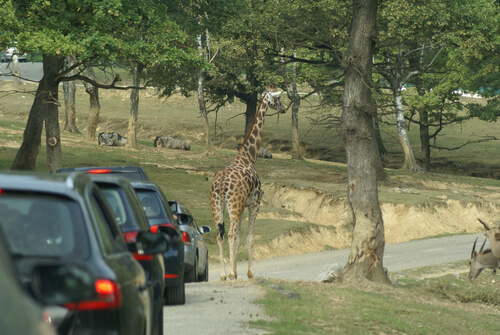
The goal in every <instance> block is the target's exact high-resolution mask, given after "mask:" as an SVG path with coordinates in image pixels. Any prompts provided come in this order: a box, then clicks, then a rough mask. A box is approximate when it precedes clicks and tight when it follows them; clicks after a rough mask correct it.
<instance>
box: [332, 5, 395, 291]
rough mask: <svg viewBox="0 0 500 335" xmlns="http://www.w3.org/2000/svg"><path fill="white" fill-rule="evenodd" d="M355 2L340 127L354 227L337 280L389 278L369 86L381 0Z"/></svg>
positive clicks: (345, 65) (345, 59) (385, 279)
mask: <svg viewBox="0 0 500 335" xmlns="http://www.w3.org/2000/svg"><path fill="white" fill-rule="evenodd" d="M353 6H354V16H353V21H352V26H351V31H350V33H349V46H348V48H347V51H346V53H345V55H344V61H343V63H344V64H343V66H344V69H345V78H346V79H345V80H346V81H345V89H344V95H343V112H342V118H341V121H342V124H341V127H342V128H341V129H342V135H343V138H344V142H345V146H346V153H347V178H348V181H347V183H348V185H347V186H348V187H347V199H348V202H349V205H350V208H351V210H352V219H353V225H354V229H353V236H352V244H351V251H350V254H349V258H348V260H347V264H346V266H345V267H344V269H343V271H342V273H341V275H340V277H339V280H341V281H343V282H352V281H357V280H363V279H368V280H371V281H376V282H382V283H389V282H390V281H389V278H388V276H387V273H386V272H385V270H384V267H383V262H382V260H383V256H384V246H385V238H384V222H383V220H382V212H381V210H380V204H379V201H378V185H377V173H375V171H376V170H377V166H378V164H380V160H379V157H378V150H377V146H376V144H375V129H374V126H373V125H374V123H373V119H374V115H375V107H374V105H373V104H372V102H371V85H370V83H371V73H372V63H371V60H372V53H373V43H374V37H375V31H376V17H377V0H353Z"/></svg>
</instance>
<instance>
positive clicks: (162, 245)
mask: <svg viewBox="0 0 500 335" xmlns="http://www.w3.org/2000/svg"><path fill="white" fill-rule="evenodd" d="M170 244H171V242H170V237H169V236H168V235H167V234H155V233H152V232H150V231H141V232H139V233H138V234H137V240H136V242H135V246H136V248H137V253H138V254H140V255H150V254H162V253H164V252H165V251H167V250H168V248H169V246H170Z"/></svg>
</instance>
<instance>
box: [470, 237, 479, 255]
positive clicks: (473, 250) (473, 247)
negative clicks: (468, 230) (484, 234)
mask: <svg viewBox="0 0 500 335" xmlns="http://www.w3.org/2000/svg"><path fill="white" fill-rule="evenodd" d="M477 239H478V238H477V237H476V240H475V241H474V245H473V246H472V252H471V254H470V258H473V257H474V252H475V251H476V242H477Z"/></svg>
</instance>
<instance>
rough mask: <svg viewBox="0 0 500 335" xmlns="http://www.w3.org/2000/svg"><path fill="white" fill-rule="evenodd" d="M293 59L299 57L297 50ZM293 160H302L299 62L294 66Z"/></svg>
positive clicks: (294, 50)
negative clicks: (298, 88) (298, 84)
mask: <svg viewBox="0 0 500 335" xmlns="http://www.w3.org/2000/svg"><path fill="white" fill-rule="evenodd" d="M293 57H294V58H296V57H297V50H296V49H293ZM292 78H293V79H292V99H291V100H292V159H296V160H300V159H302V155H301V154H300V141H299V109H300V95H299V92H297V62H293V65H292Z"/></svg>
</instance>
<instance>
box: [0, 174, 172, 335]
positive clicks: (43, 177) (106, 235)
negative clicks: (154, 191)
mask: <svg viewBox="0 0 500 335" xmlns="http://www.w3.org/2000/svg"><path fill="white" fill-rule="evenodd" d="M0 218H2V219H1V221H0V224H1V226H2V229H3V230H4V232H5V234H6V236H7V244H8V246H9V250H10V253H11V257H12V258H13V260H14V264H15V266H16V269H17V272H18V274H19V277H20V279H21V282H22V283H23V285H24V287H25V288H26V290H28V291H30V287H29V284H28V283H29V282H30V281H29V278H30V275H31V274H32V272H33V270H34V269H36V267H37V266H39V265H40V264H45V265H50V264H59V263H60V262H71V263H72V264H74V265H76V266H82V267H85V268H86V269H88V271H89V272H90V273H91V274H92V278H93V284H92V285H93V293H94V295H95V298H89V299H87V300H85V301H75V303H70V304H64V305H62V306H61V307H63V309H64V310H65V312H66V313H64V314H63V315H61V317H60V319H56V320H53V321H54V324H55V326H56V327H57V330H58V333H59V334H67V333H72V334H80V333H84V334H88V333H91V334H110V333H113V334H130V335H132V334H134V335H135V334H144V333H146V334H150V332H151V328H152V324H151V315H152V312H151V302H150V296H149V293H148V291H147V288H148V282H147V280H146V274H145V272H144V270H143V268H142V267H141V265H140V264H139V262H138V261H137V260H135V259H134V258H133V256H132V254H131V252H130V250H135V251H137V252H138V253H142V254H144V255H148V254H157V253H163V252H164V251H165V250H166V249H167V248H168V243H167V241H166V239H165V238H163V237H161V236H159V235H158V234H153V233H151V232H140V233H139V234H138V235H137V237H136V243H135V244H133V245H129V247H130V249H129V248H128V247H127V244H126V242H125V238H124V237H123V235H122V233H121V230H120V227H119V226H118V223H117V222H116V220H115V218H114V214H113V212H112V210H111V208H110V206H109V204H108V202H107V201H106V199H105V197H104V195H103V194H102V192H101V190H100V188H99V187H98V186H97V185H96V184H95V183H94V182H92V180H91V179H90V178H89V176H88V175H86V174H81V173H71V174H50V173H27V172H25V173H22V172H3V173H0ZM132 247H133V248H132ZM47 307H50V306H47Z"/></svg>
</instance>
